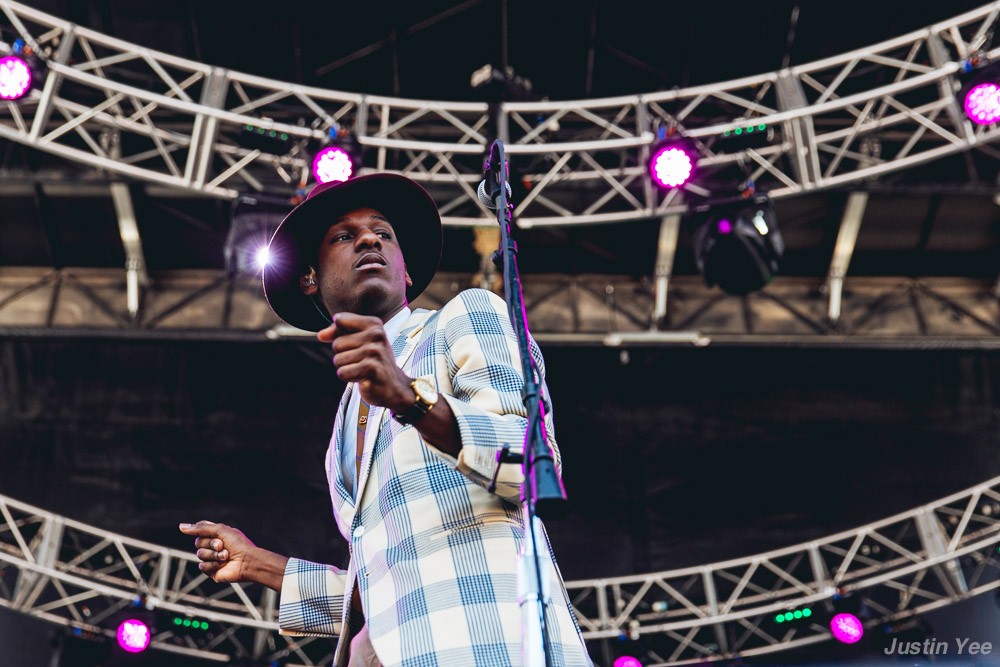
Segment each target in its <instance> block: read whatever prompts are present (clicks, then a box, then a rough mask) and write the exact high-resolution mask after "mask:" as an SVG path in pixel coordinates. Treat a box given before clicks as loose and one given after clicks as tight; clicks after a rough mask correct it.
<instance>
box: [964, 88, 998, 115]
mask: <svg viewBox="0 0 1000 667" xmlns="http://www.w3.org/2000/svg"><path fill="white" fill-rule="evenodd" d="M965 115H966V116H968V117H969V120H971V121H972V122H973V123H975V124H976V125H992V124H993V123H996V122H997V121H1000V86H997V84H995V83H980V84H979V85H976V86H973V87H972V89H971V90H969V92H968V93H966V95H965Z"/></svg>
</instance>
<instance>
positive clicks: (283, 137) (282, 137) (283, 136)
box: [281, 132, 288, 141]
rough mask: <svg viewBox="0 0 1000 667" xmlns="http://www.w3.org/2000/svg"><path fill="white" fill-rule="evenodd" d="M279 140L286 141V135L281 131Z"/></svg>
mask: <svg viewBox="0 0 1000 667" xmlns="http://www.w3.org/2000/svg"><path fill="white" fill-rule="evenodd" d="M281 140H282V141H288V135H287V134H286V133H284V132H282V133H281Z"/></svg>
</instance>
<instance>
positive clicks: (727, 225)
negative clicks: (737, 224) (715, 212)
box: [716, 218, 733, 234]
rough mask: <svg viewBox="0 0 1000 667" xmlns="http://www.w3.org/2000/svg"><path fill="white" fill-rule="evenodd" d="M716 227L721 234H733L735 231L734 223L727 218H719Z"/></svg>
mask: <svg viewBox="0 0 1000 667" xmlns="http://www.w3.org/2000/svg"><path fill="white" fill-rule="evenodd" d="M716 228H717V229H718V230H719V233H720V234H732V233H733V223H731V222H729V221H728V220H726V219H725V218H723V219H722V220H719V222H718V224H717V225H716Z"/></svg>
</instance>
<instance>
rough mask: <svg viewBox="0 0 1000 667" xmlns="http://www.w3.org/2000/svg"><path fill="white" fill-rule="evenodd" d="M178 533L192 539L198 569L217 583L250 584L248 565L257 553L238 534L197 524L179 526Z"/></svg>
mask: <svg viewBox="0 0 1000 667" xmlns="http://www.w3.org/2000/svg"><path fill="white" fill-rule="evenodd" d="M179 528H180V531H181V532H182V533H184V534H185V535H194V536H196V539H195V541H194V546H195V548H196V549H197V551H196V552H195V555H196V556H198V558H199V560H201V562H200V563H198V569H199V570H201V571H202V572H204V573H205V574H207V575H208V576H209V577H211V578H212V580H213V581H217V582H219V583H237V582H243V581H252V579H251V578H250V576H249V571H248V561H249V560H250V559H252V557H253V556H252V552H253V550H254V549H256V546H255V545H254V543H253V542H251V541H250V540H248V539H247V536H246V535H244V534H243V533H242V532H241V531H239V530H237V529H235V528H232V527H230V526H227V525H225V524H222V523H212V522H211V521H199V522H198V523H196V524H193V525H192V524H189V523H182V524H180V526H179Z"/></svg>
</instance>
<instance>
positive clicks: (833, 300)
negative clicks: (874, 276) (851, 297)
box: [826, 192, 868, 325]
mask: <svg viewBox="0 0 1000 667" xmlns="http://www.w3.org/2000/svg"><path fill="white" fill-rule="evenodd" d="M867 206H868V193H867V192H852V193H851V194H850V196H849V197H848V198H847V206H845V207H844V217H843V218H841V220H840V231H838V232H837V244H836V245H835V246H834V247H833V259H832V260H831V261H830V272H829V274H828V275H827V279H826V287H827V291H828V292H829V304H828V309H827V316H828V317H829V319H830V323H831V324H833V325H836V324H837V323H838V322H839V321H840V315H841V304H842V299H843V289H844V277H845V276H847V267H848V265H849V264H850V263H851V255H853V254H854V247H855V245H856V243H857V240H858V230H860V229H861V219H862V218H864V216H865V207H867Z"/></svg>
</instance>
